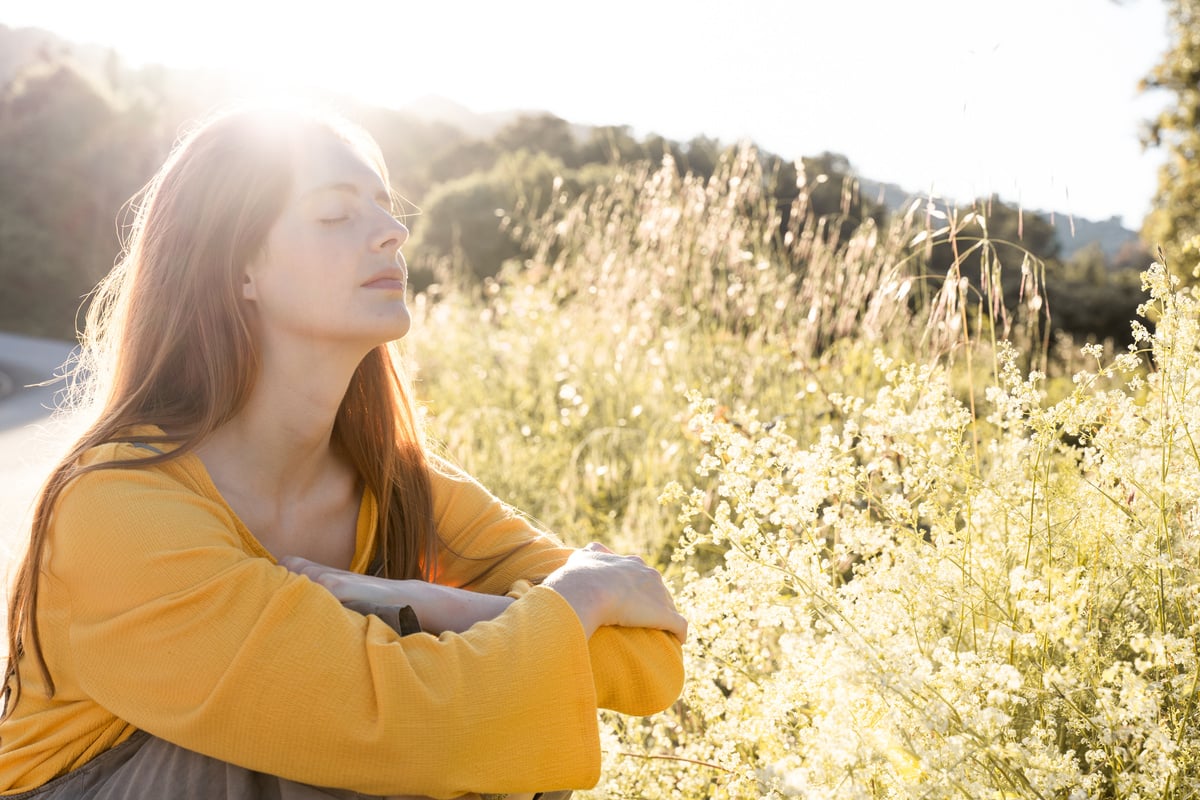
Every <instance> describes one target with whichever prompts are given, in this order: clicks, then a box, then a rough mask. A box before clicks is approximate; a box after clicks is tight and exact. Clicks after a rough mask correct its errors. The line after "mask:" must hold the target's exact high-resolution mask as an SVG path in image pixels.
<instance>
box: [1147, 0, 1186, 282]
mask: <svg viewBox="0 0 1200 800" xmlns="http://www.w3.org/2000/svg"><path fill="white" fill-rule="evenodd" d="M1168 13H1169V15H1170V20H1171V38H1172V44H1171V48H1170V49H1169V50H1168V51H1167V52H1166V53H1165V54H1164V55H1163V59H1162V61H1160V62H1159V63H1158V65H1157V66H1155V67H1154V69H1153V70H1152V71H1151V73H1150V74H1149V75H1148V76H1147V77H1146V78H1145V79H1144V80H1143V81H1142V88H1143V89H1164V90H1166V91H1168V92H1171V93H1172V94H1173V95H1174V98H1173V100H1172V103H1171V105H1170V106H1169V107H1168V108H1167V109H1165V110H1164V111H1163V112H1162V113H1161V114H1159V115H1158V117H1157V118H1156V119H1154V120H1153V121H1152V122H1151V123H1150V125H1149V127H1148V130H1147V133H1146V137H1145V140H1146V143H1147V144H1148V145H1149V146H1152V147H1163V148H1165V149H1166V153H1167V160H1166V163H1164V164H1163V166H1162V167H1161V169H1160V170H1159V175H1158V191H1157V193H1156V194H1155V197H1154V209H1153V210H1152V211H1151V212H1150V214H1149V216H1147V217H1146V220H1145V222H1144V223H1143V225H1142V237H1143V238H1144V239H1145V240H1146V243H1147V244H1148V245H1149V246H1150V247H1151V249H1154V248H1156V247H1161V248H1162V250H1163V252H1164V253H1165V254H1166V258H1167V262H1168V264H1169V265H1170V266H1171V267H1172V268H1173V269H1174V270H1175V272H1176V273H1177V274H1178V273H1183V274H1187V273H1190V272H1192V271H1193V270H1195V269H1197V268H1200V0H1168Z"/></svg>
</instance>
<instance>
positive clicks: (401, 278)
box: [363, 269, 408, 292]
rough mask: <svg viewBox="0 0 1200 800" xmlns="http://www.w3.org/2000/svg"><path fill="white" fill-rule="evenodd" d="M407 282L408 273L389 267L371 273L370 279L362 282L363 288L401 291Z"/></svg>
mask: <svg viewBox="0 0 1200 800" xmlns="http://www.w3.org/2000/svg"><path fill="white" fill-rule="evenodd" d="M407 284H408V275H407V274H405V272H404V271H403V270H399V269H389V270H385V271H383V272H380V273H377V274H375V275H372V276H371V278H370V280H368V281H367V282H366V283H364V284H363V288H365V289H386V290H390V291H394V292H402V291H404V288H405V286H406V285H407Z"/></svg>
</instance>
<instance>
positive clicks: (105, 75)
mask: <svg viewBox="0 0 1200 800" xmlns="http://www.w3.org/2000/svg"><path fill="white" fill-rule="evenodd" d="M64 56H65V57H67V58H68V59H70V60H71V61H72V62H73V63H74V64H76V65H78V67H80V68H81V69H83V70H84V71H85V72H87V73H88V74H90V75H91V76H92V77H93V78H94V79H95V80H97V81H99V82H100V83H101V84H102V85H107V83H109V82H111V81H112V80H113V79H114V78H116V77H118V75H119V73H120V71H122V70H124V69H125V68H124V67H123V66H122V65H121V61H120V57H119V54H118V53H117V52H116V51H115V50H114V49H113V48H111V47H106V46H103V45H100V44H95V43H90V42H89V43H77V42H72V41H68V40H66V39H63V38H62V37H60V36H59V35H57V34H55V33H53V32H51V31H46V30H42V29H39V28H12V27H9V26H7V25H4V24H3V23H0V88H2V87H4V86H5V85H7V84H8V83H9V82H10V81H11V80H12V79H13V78H14V77H15V76H16V75H17V74H18V73H19V72H20V71H21V70H23V69H25V68H27V67H29V66H30V65H33V64H37V63H38V62H42V61H50V60H53V59H55V58H62V57H64ZM163 72H164V74H163V76H162V77H163V79H164V80H165V81H167V82H170V81H171V80H172V79H173V78H181V77H182V76H183V74H184V72H185V71H184V70H175V69H165V70H163ZM211 80H212V76H210V82H211ZM188 87H189V91H190V92H191V96H192V99H196V97H197V96H198V95H203V94H205V93H206V91H205V90H204V89H202V88H201V87H202V84H199V83H196V82H194V81H191V82H189V83H188ZM207 91H212V87H208V88H207ZM201 105H202V104H201ZM395 110H399V111H406V112H408V113H410V114H413V115H414V116H416V117H419V118H420V119H423V120H426V121H429V122H442V123H445V124H447V125H450V126H453V127H455V128H458V129H459V130H461V131H463V132H464V133H466V134H467V135H468V136H472V137H475V138H478V139H490V138H492V137H493V136H494V135H495V134H496V133H497V132H498V131H500V130H501V129H502V128H504V127H505V126H506V125H509V124H510V123H512V122H515V121H516V120H518V119H519V118H521V117H522V116H537V115H541V114H550V113H552V112H548V111H544V110H538V109H509V110H503V111H488V112H477V111H473V110H471V109H470V108H468V107H466V106H464V105H462V104H461V103H458V102H456V101H454V100H451V99H449V98H446V97H442V96H439V95H433V94H430V95H425V96H423V97H420V98H418V99H417V100H414V101H413V102H412V103H409V104H408V105H407V106H404V107H402V108H399V109H395ZM570 128H571V132H572V134H573V135H574V136H575V138H576V140H577V141H581V142H582V141H586V140H587V139H588V137H589V136H590V135H591V131H592V130H593V129H594V126H590V125H580V124H575V123H572V124H571V126H570ZM859 186H860V190H861V192H862V194H863V196H864V197H867V198H870V199H873V200H876V201H878V202H880V203H881V204H882V205H884V206H885V207H886V208H888V209H889V210H891V211H902V210H904V209H906V208H907V207H908V204H909V203H911V202H912V200H913V199H914V198H917V197H921V196H923V193H921V192H912V191H908V190H907V189H904V188H903V187H901V186H898V185H897V184H894V183H887V182H881V181H874V180H871V179H869V178H859ZM949 202H954V201H953V200H950V201H949ZM1029 212H1030V213H1036V214H1039V215H1040V216H1043V217H1046V218H1047V219H1052V220H1053V222H1054V229H1055V231H1056V234H1057V238H1058V242H1059V247H1060V251H1061V257H1062V258H1063V259H1064V260H1066V259H1069V258H1070V257H1071V255H1072V254H1074V253H1075V252H1077V251H1078V250H1081V249H1083V248H1084V247H1087V246H1088V245H1089V244H1091V243H1093V242H1096V243H1098V244H1099V246H1100V249H1101V250H1102V251H1103V252H1104V253H1105V255H1106V256H1108V257H1109V258H1110V259H1112V258H1113V257H1115V256H1116V255H1117V254H1118V253H1119V252H1120V251H1121V249H1122V248H1123V247H1126V246H1127V245H1129V244H1130V243H1133V242H1136V241H1137V239H1138V234H1137V233H1136V232H1135V231H1132V230H1130V229H1128V228H1126V227H1124V226H1123V225H1122V224H1121V222H1120V218H1119V217H1115V216H1114V217H1110V218H1109V219H1107V220H1089V219H1084V218H1082V217H1074V218H1073V219H1072V217H1071V215H1069V214H1064V213H1062V212H1059V211H1041V210H1037V209H1029Z"/></svg>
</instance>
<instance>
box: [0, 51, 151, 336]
mask: <svg viewBox="0 0 1200 800" xmlns="http://www.w3.org/2000/svg"><path fill="white" fill-rule="evenodd" d="M158 127H159V126H158V125H157V123H156V117H155V114H154V112H152V111H151V110H149V109H148V108H146V107H145V106H144V105H142V104H140V103H137V102H134V103H125V102H117V101H115V99H114V98H113V97H112V96H111V94H110V93H109V92H108V91H106V90H105V89H104V88H103V87H102V86H100V85H99V84H98V83H96V82H95V81H93V80H91V79H90V78H88V77H87V76H85V75H84V74H82V73H81V72H80V71H78V70H77V69H76V68H74V67H73V66H72V65H71V64H69V63H65V62H64V63H51V64H36V65H34V66H32V67H31V68H30V69H28V70H27V71H25V72H24V73H22V74H21V75H20V76H19V77H18V78H17V79H15V80H14V81H12V82H11V83H10V84H9V86H8V87H7V88H6V89H5V90H4V92H3V93H2V94H0V285H2V286H3V287H4V290H3V292H0V320H2V321H3V323H2V324H3V327H4V329H6V330H10V331H18V332H24V333H29V334H35V335H42V336H53V337H60V338H68V337H70V336H72V335H73V334H74V332H75V322H76V315H77V312H78V310H79V308H80V306H81V305H82V303H83V300H84V298H85V296H86V295H87V294H88V293H89V292H90V291H91V289H92V287H93V286H95V284H96V283H97V281H98V280H99V279H100V278H101V277H102V276H103V275H104V273H106V272H107V271H108V270H109V269H110V268H111V267H112V265H113V262H114V260H115V258H116V256H117V253H118V250H119V246H120V245H119V241H118V237H117V222H118V219H119V217H120V214H121V207H122V205H123V204H124V203H125V201H126V200H127V199H128V198H129V197H130V196H131V195H132V194H133V193H134V192H135V191H136V190H137V188H138V187H139V186H141V185H142V183H143V182H144V181H145V180H146V179H147V178H148V177H149V176H150V174H151V173H152V171H153V167H154V164H155V163H156V162H157V161H159V160H160V159H161V158H162V156H163V155H164V154H165V152H164V151H165V147H164V143H161V142H159V141H158V139H157V138H156V137H155V136H154V135H152V134H150V133H147V132H148V131H156V130H157V129H158Z"/></svg>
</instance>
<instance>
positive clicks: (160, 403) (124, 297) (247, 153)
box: [3, 110, 437, 716]
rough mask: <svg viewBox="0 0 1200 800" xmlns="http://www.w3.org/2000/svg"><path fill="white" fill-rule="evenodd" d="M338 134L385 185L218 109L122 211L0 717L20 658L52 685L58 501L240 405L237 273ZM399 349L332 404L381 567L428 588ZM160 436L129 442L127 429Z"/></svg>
mask: <svg viewBox="0 0 1200 800" xmlns="http://www.w3.org/2000/svg"><path fill="white" fill-rule="evenodd" d="M318 132H324V133H333V134H334V135H336V136H338V137H339V138H341V139H342V140H343V141H345V142H346V143H347V144H349V145H350V146H352V147H354V148H355V149H357V150H358V151H359V152H360V153H361V154H362V155H363V157H364V158H366V159H367V160H368V161H370V162H371V163H373V164H374V165H375V166H376V168H377V169H378V170H379V172H380V175H381V177H382V178H383V181H384V184H385V185H388V177H387V172H386V168H385V165H384V164H383V159H382V157H381V155H380V154H379V150H378V147H377V146H376V145H375V143H374V141H373V140H371V139H370V137H369V136H368V135H367V134H366V133H365V131H362V130H361V129H359V128H357V127H355V126H352V125H350V124H349V123H347V122H345V121H343V120H340V119H337V118H333V117H317V116H315V115H311V114H307V113H305V114H300V113H297V112H290V111H289V112H282V111H262V110H259V111H247V110H239V111H232V112H226V113H224V114H221V115H219V116H217V117H214V118H212V119H210V120H209V121H207V122H206V123H204V124H202V125H200V126H198V127H197V128H195V129H194V130H193V131H192V132H190V133H189V134H187V135H185V136H184V137H183V138H182V139H181V140H180V141H179V142H178V143H177V144H176V146H175V148H174V149H173V150H172V152H171V154H170V156H169V157H168V158H167V160H166V162H165V163H164V164H163V166H162V168H161V169H160V170H159V171H158V173H157V174H156V175H155V176H154V178H153V179H152V180H151V181H150V182H149V183H148V184H147V185H146V187H145V188H144V189H142V191H141V192H139V194H138V195H137V196H135V198H134V200H133V201H132V204H131V209H132V211H133V222H132V226H131V228H130V232H129V236H128V239H127V241H126V246H125V249H124V252H123V255H122V258H121V259H120V260H119V262H118V263H117V265H116V267H115V268H114V269H113V270H112V272H111V273H110V274H109V275H108V276H107V277H106V278H105V279H104V281H103V282H102V283H101V284H100V286H99V287H98V288H97V291H96V294H95V297H94V299H93V301H92V304H91V306H90V307H89V309H88V313H87V317H86V324H85V328H84V334H83V336H82V337H81V338H82V349H81V354H80V356H79V357H78V359H77V361H76V362H75V363H74V365H73V367H72V369H71V374H70V376H69V378H70V379H71V380H70V381H69V386H70V392H71V398H70V400H69V405H71V406H74V407H76V408H86V411H84V412H83V413H85V414H86V415H87V416H86V418H87V419H88V420H90V422H89V424H88V427H87V428H86V429H85V430H84V432H83V433H82V435H81V436H80V438H79V439H78V440H77V441H76V442H75V444H74V445H73V446H72V447H71V449H70V450H69V452H68V453H67V454H66V455H65V456H64V457H63V458H62V460H61V461H59V463H58V464H57V466H55V468H54V469H53V471H52V472H51V473H50V476H49V478H48V479H47V480H46V482H45V483H44V484H43V486H42V488H41V490H40V493H39V495H38V497H37V501H36V503H35V505H34V510H33V519H32V524H31V528H30V537H29V544H28V549H27V552H26V554H25V557H24V559H23V561H22V562H21V565H20V567H19V569H18V571H17V575H16V579H15V582H14V585H13V589H12V596H11V601H10V604H9V610H8V653H9V656H8V664H7V669H6V673H5V683H4V690H3V696H4V699H5V701H6V709H5V712H4V716H7V715H8V714H10V713H11V712H12V709H13V707H14V706H15V705H16V699H17V698H18V697H19V695H20V690H21V678H20V672H19V670H18V666H19V662H20V660H21V658H22V657H24V656H26V655H29V656H31V657H32V658H33V659H34V660H35V663H36V666H37V668H38V669H39V670H40V672H41V675H42V677H43V678H44V679H45V681H46V686H47V687H48V690H49V693H50V695H51V696H53V694H54V683H53V679H52V676H51V675H50V674H49V669H48V668H47V666H46V662H45V657H44V655H43V653H42V647H41V641H40V638H39V632H38V620H37V602H38V588H39V584H40V574H41V571H42V568H43V564H42V560H43V557H44V553H45V550H46V540H47V537H48V535H49V530H50V526H51V519H52V516H53V512H54V506H55V503H56V502H57V501H58V498H59V497H60V496H61V495H62V492H63V490H64V489H65V488H66V486H67V485H68V484H69V483H70V482H71V481H72V480H73V479H75V478H77V477H78V476H79V475H81V474H83V473H85V472H88V471H91V470H96V469H103V468H106V467H147V466H151V465H153V464H158V463H162V462H164V461H167V460H169V459H173V458H178V457H179V456H181V455H183V454H184V453H187V452H189V451H191V450H193V449H194V448H195V447H196V446H197V445H198V444H199V443H200V442H202V441H203V440H204V439H205V437H207V436H208V435H209V434H211V433H212V432H213V431H214V430H216V429H217V428H218V427H220V426H221V425H222V424H224V423H225V422H227V421H228V420H230V419H231V418H232V417H233V416H234V415H235V414H237V412H238V411H239V410H240V409H241V408H242V407H243V406H244V405H245V403H246V401H247V399H248V397H249V395H250V392H251V390H252V389H253V387H254V384H255V381H256V379H257V376H258V370H259V352H258V346H257V342H256V336H255V331H254V325H253V324H252V319H250V318H249V317H248V316H247V309H246V302H245V301H244V300H243V299H242V284H243V275H244V269H245V267H246V265H247V264H249V263H250V262H251V261H252V260H253V259H254V258H255V257H256V256H257V255H258V254H259V253H260V252H261V251H262V250H263V248H264V246H265V243H266V240H267V235H268V232H269V231H270V229H271V227H272V225H273V224H274V223H275V221H276V219H277V218H278V217H279V215H280V213H281V211H282V209H283V206H284V204H285V202H286V200H287V197H288V194H289V192H290V190H291V187H292V180H293V169H294V163H295V157H296V153H297V152H298V150H299V148H302V147H303V146H304V144H305V143H306V142H309V141H311V140H312V139H311V137H312V135H313V134H315V133H318ZM410 396H411V394H410V390H409V385H408V380H407V377H406V375H405V372H404V369H403V363H402V361H401V360H400V359H399V355H398V352H397V351H394V350H393V349H391V348H390V347H389V346H388V345H380V346H378V347H376V348H375V349H374V350H372V351H371V352H370V353H369V354H368V355H367V357H366V358H364V359H363V361H362V362H361V363H360V364H359V366H358V368H357V370H356V371H355V373H354V376H353V378H352V379H351V381H350V386H349V388H348V389H347V392H346V395H345V397H344V398H343V400H342V403H341V406H340V407H339V409H338V413H337V418H336V420H335V423H334V429H333V435H334V438H335V440H336V441H337V443H338V445H339V446H340V447H341V449H342V450H343V451H344V452H345V453H346V454H347V455H348V456H349V458H350V461H351V463H352V464H353V465H354V467H355V469H356V470H357V471H358V474H359V476H360V478H361V479H362V481H363V482H364V484H365V485H366V487H367V488H368V489H369V490H370V491H371V492H372V493H373V494H374V496H375V498H376V500H377V502H378V505H379V522H378V529H377V530H376V541H377V542H379V543H380V545H379V546H380V552H379V554H378V556H379V560H380V561H381V562H382V573H381V574H383V575H384V576H386V577H390V578H426V579H428V578H431V577H432V576H431V575H430V574H429V573H430V571H432V570H433V569H434V568H435V565H436V558H435V553H436V549H435V547H436V541H437V537H436V533H435V531H434V526H433V512H432V498H431V494H430V483H429V472H428V469H429V465H428V461H427V459H426V453H425V444H424V439H423V435H422V432H421V429H420V425H419V421H418V419H417V416H416V414H415V413H414V409H413V405H412V402H411V400H410ZM145 424H150V425H157V426H158V427H160V428H161V429H162V430H163V431H164V433H163V435H161V436H155V437H146V436H138V437H133V436H131V433H130V428H131V427H133V426H136V425H145ZM133 440H136V441H140V442H150V443H167V444H171V445H174V447H172V448H168V449H167V450H166V452H164V453H163V454H161V455H155V456H152V457H149V458H145V459H140V460H135V461H120V462H106V463H96V464H92V465H89V466H86V467H84V466H81V465H80V463H79V459H80V457H81V456H82V455H83V454H84V453H85V452H86V451H88V450H89V449H91V448H93V447H96V446H97V445H100V444H103V443H106V442H120V441H133Z"/></svg>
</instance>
